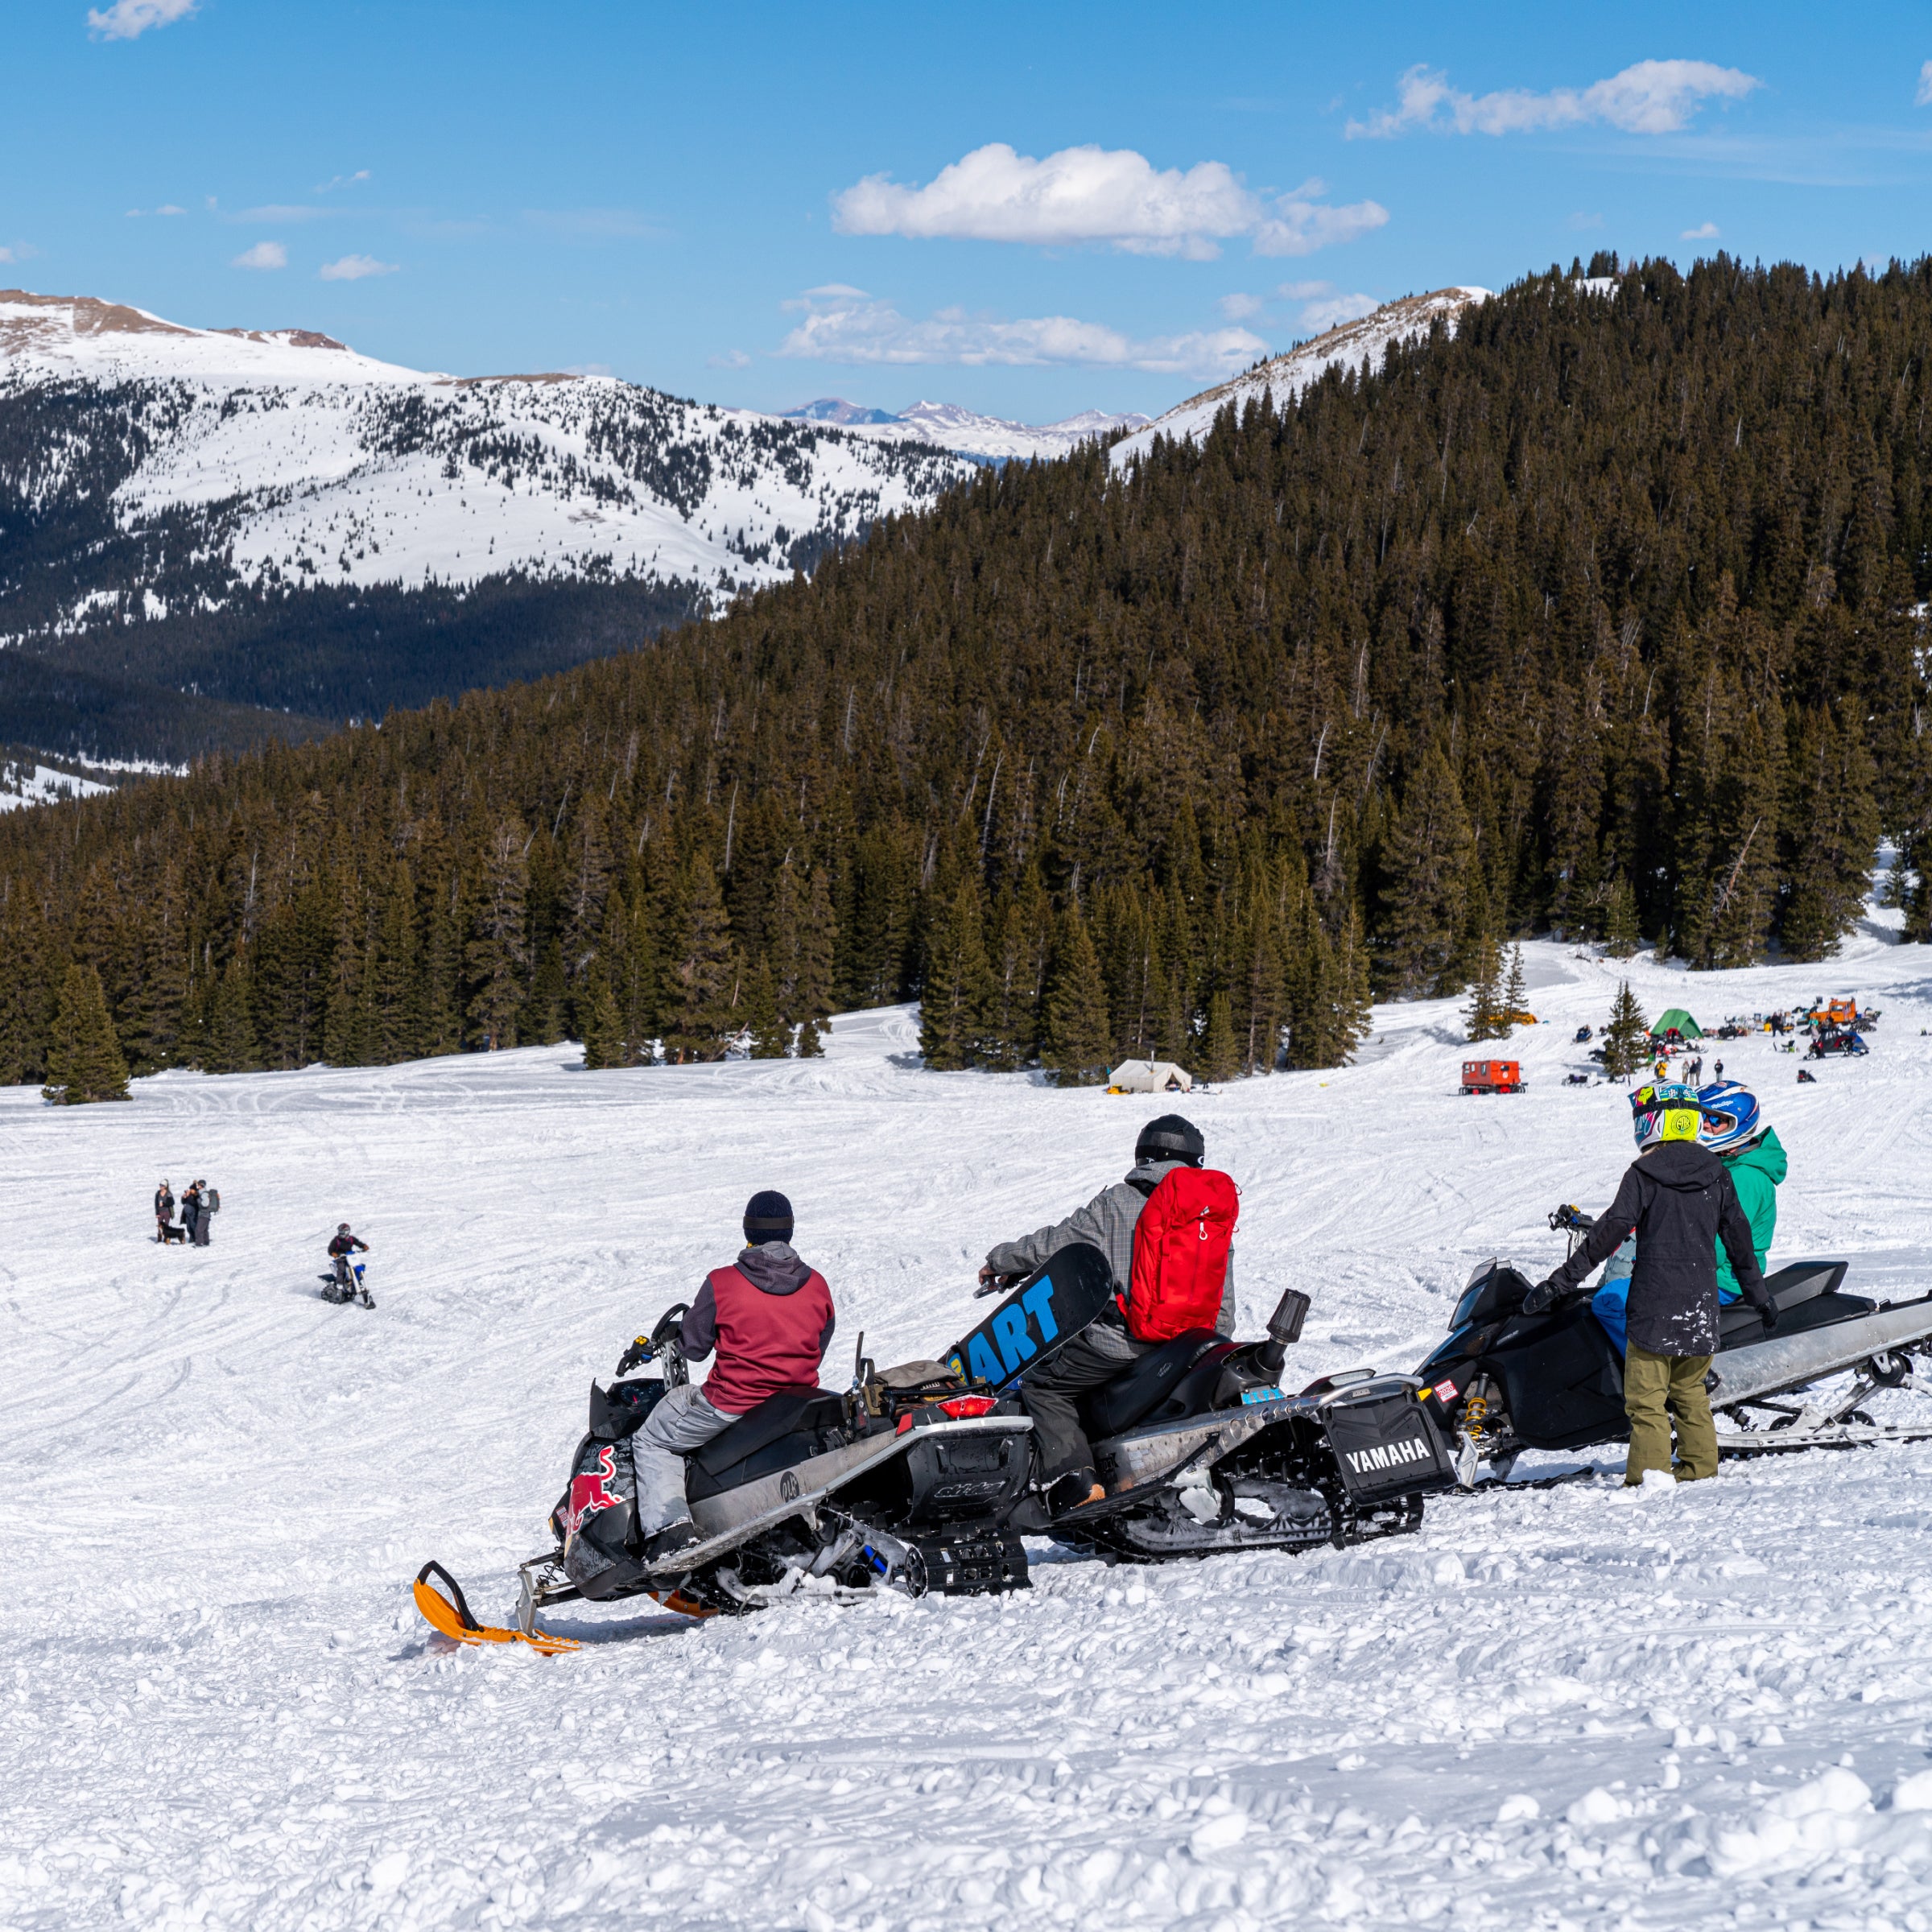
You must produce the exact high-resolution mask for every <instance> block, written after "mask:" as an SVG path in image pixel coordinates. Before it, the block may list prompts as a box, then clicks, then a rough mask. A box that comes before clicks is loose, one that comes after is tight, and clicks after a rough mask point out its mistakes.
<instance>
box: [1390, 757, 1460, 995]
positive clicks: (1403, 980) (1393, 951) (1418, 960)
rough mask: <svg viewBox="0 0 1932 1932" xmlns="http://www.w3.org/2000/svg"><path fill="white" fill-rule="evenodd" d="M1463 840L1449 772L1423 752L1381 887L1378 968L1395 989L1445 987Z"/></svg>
mask: <svg viewBox="0 0 1932 1932" xmlns="http://www.w3.org/2000/svg"><path fill="white" fill-rule="evenodd" d="M1471 843H1472V842H1471V838H1470V832H1469V821H1468V817H1467V816H1466V815H1465V814H1464V812H1463V800H1462V794H1461V791H1460V790H1459V788H1458V786H1457V785H1456V782H1455V772H1454V771H1452V770H1451V769H1450V765H1449V761H1448V760H1447V758H1445V757H1443V753H1441V752H1440V751H1439V750H1435V749H1432V750H1430V751H1428V752H1426V753H1424V755H1423V757H1422V760H1421V762H1420V763H1419V764H1418V766H1417V767H1416V770H1415V773H1414V776H1413V777H1412V778H1410V781H1409V786H1408V789H1407V790H1406V791H1405V792H1404V793H1403V795H1402V812H1401V815H1400V816H1399V817H1398V818H1397V821H1396V827H1395V831H1394V833H1393V836H1392V837H1391V839H1390V840H1389V852H1388V857H1387V861H1386V866H1385V883H1384V886H1383V889H1382V893H1381V904H1382V909H1383V910H1382V923H1381V958H1382V972H1383V976H1384V978H1385V980H1386V982H1387V985H1388V987H1389V990H1390V991H1391V992H1392V993H1395V994H1397V996H1404V997H1406V996H1413V995H1415V994H1418V993H1443V992H1447V991H1448V990H1449V985H1448V979H1449V975H1450V968H1451V964H1452V962H1453V960H1454V958H1455V951H1456V939H1457V935H1459V931H1461V927H1462V918H1463V900H1464V897H1465V895H1466V894H1467V893H1468V872H1469V863H1470V857H1471Z"/></svg>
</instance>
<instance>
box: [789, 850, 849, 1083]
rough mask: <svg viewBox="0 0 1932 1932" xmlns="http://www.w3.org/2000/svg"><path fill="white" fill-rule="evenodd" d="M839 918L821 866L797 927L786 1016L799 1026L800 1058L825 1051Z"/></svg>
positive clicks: (827, 877) (826, 876)
mask: <svg viewBox="0 0 1932 1932" xmlns="http://www.w3.org/2000/svg"><path fill="white" fill-rule="evenodd" d="M838 930H839V929H838V921H837V919H836V917H835V916H834V914H833V912H832V881H831V879H830V877H829V876H828V874H827V873H826V870H825V869H824V866H822V865H821V866H819V867H817V868H815V869H814V871H813V873H812V875H811V898H809V899H808V900H807V902H806V906H805V914H804V917H803V919H802V920H801V921H800V923H799V959H798V969H797V972H796V976H795V978H794V980H793V982H792V989H791V1005H790V1006H789V1007H788V1008H787V1009H786V1017H787V1018H791V1019H793V1020H795V1022H796V1023H797V1026H798V1029H799V1047H798V1053H799V1059H802V1060H803V1059H812V1058H814V1057H815V1056H816V1055H821V1054H823V1053H824V1051H825V1035H826V1034H828V1033H829V1032H830V1031H831V1030H832V960H833V957H834V952H835V948H836V946H837V943H838Z"/></svg>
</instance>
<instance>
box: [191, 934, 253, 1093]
mask: <svg viewBox="0 0 1932 1932" xmlns="http://www.w3.org/2000/svg"><path fill="white" fill-rule="evenodd" d="M252 996H253V989H252V988H251V987H250V984H249V976H248V961H247V959H246V956H245V955H243V954H242V953H239V952H237V953H236V954H234V955H233V956H232V957H231V958H230V959H229V962H228V964H227V966H226V967H225V968H224V969H223V971H222V974H221V978H220V980H217V982H216V985H215V992H214V999H213V1010H212V1011H211V1013H210V1015H209V1018H208V1049H207V1052H206V1054H205V1055H204V1059H203V1062H202V1064H203V1065H204V1067H206V1068H207V1070H208V1071H209V1072H210V1073H252V1072H254V1070H255V1069H256V1068H257V1067H259V1066H260V1065H261V1064H262V1060H261V1055H260V1053H259V1051H258V1048H257V1047H256V1044H255V1022H254V999H253V997H252Z"/></svg>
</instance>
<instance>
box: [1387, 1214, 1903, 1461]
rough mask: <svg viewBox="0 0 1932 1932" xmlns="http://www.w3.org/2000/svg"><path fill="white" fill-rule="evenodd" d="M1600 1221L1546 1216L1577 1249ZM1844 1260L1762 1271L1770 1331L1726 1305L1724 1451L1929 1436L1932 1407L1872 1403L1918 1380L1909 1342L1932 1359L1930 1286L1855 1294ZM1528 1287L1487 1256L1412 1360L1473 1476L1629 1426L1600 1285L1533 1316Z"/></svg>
mask: <svg viewBox="0 0 1932 1932" xmlns="http://www.w3.org/2000/svg"><path fill="white" fill-rule="evenodd" d="M1593 1224H1594V1220H1593V1217H1591V1216H1589V1215H1586V1214H1583V1213H1581V1212H1579V1211H1578V1210H1577V1209H1576V1208H1573V1207H1563V1208H1558V1209H1557V1210H1556V1212H1554V1213H1553V1214H1552V1215H1551V1216H1550V1227H1551V1228H1553V1229H1561V1230H1563V1231H1564V1232H1567V1233H1568V1235H1569V1236H1570V1239H1571V1252H1572V1253H1574V1252H1575V1244H1576V1242H1577V1241H1580V1240H1581V1239H1582V1237H1583V1235H1584V1234H1586V1233H1587V1232H1588V1231H1589V1229H1590V1228H1591V1226H1592V1225H1593ZM1848 1270H1849V1264H1848V1263H1847V1262H1844V1261H1795V1262H1793V1263H1791V1264H1790V1265H1789V1266H1786V1267H1783V1268H1780V1269H1777V1271H1776V1272H1775V1273H1773V1274H1769V1275H1767V1276H1766V1277H1765V1286H1766V1287H1767V1288H1769V1290H1770V1291H1771V1299H1772V1302H1773V1304H1774V1306H1775V1307H1776V1308H1777V1326H1776V1327H1774V1328H1773V1329H1771V1330H1769V1331H1767V1330H1766V1329H1765V1325H1764V1323H1763V1321H1762V1319H1761V1318H1760V1316H1759V1315H1758V1313H1757V1310H1756V1309H1754V1308H1752V1307H1750V1306H1749V1305H1748V1303H1745V1302H1729V1303H1727V1304H1726V1305H1725V1306H1724V1310H1723V1312H1722V1314H1721V1315H1720V1317H1719V1343H1718V1352H1717V1354H1716V1355H1715V1357H1714V1358H1713V1359H1712V1361H1711V1372H1710V1374H1709V1376H1708V1377H1707V1381H1706V1386H1707V1388H1708V1389H1709V1390H1710V1392H1711V1409H1712V1410H1713V1412H1714V1414H1715V1416H1716V1418H1717V1422H1718V1436H1717V1442H1718V1452H1719V1455H1726V1456H1740V1455H1769V1454H1772V1453H1774V1452H1781V1451H1790V1450H1794V1449H1808V1448H1813V1447H1855V1446H1856V1445H1858V1444H1860V1443H1876V1442H1901V1441H1913V1440H1917V1439H1921V1438H1925V1437H1932V1418H1929V1419H1928V1420H1927V1421H1926V1422H1923V1423H1901V1424H1892V1425H1885V1424H1880V1423H1879V1422H1875V1421H1874V1420H1873V1418H1872V1417H1871V1415H1869V1414H1868V1413H1867V1412H1866V1410H1865V1409H1864V1404H1865V1403H1866V1402H1868V1401H1869V1400H1870V1399H1871V1397H1872V1396H1873V1395H1874V1394H1875V1393H1876V1392H1877V1391H1878V1390H1880V1389H1898V1388H1909V1387H1912V1386H1914V1385H1915V1384H1914V1381H1913V1368H1912V1363H1911V1358H1912V1356H1913V1354H1915V1353H1916V1354H1918V1355H1920V1356H1924V1357H1926V1359H1927V1360H1932V1294H1926V1295H1921V1296H1919V1297H1918V1298H1915V1299H1913V1300H1910V1301H1904V1302H1880V1301H1874V1300H1872V1299H1870V1298H1867V1297H1865V1296H1864V1295H1858V1294H1847V1293H1846V1292H1845V1291H1844V1286H1843V1284H1844V1279H1845V1276H1846V1274H1847V1272H1848ZM1530 1286H1531V1283H1530V1280H1529V1278H1527V1277H1526V1276H1525V1275H1524V1274H1521V1272H1520V1271H1519V1270H1518V1269H1515V1268H1513V1267H1510V1266H1509V1265H1507V1264H1505V1263H1503V1262H1500V1261H1486V1262H1484V1264H1483V1265H1482V1266H1481V1267H1480V1268H1478V1269H1476V1272H1475V1273H1474V1274H1472V1275H1471V1276H1470V1278H1469V1282H1468V1286H1467V1287H1465V1288H1464V1289H1463V1293H1462V1295H1461V1297H1460V1298H1459V1300H1458V1301H1457V1302H1456V1305H1455V1312H1454V1313H1453V1314H1452V1315H1451V1317H1450V1319H1449V1333H1448V1335H1447V1337H1446V1338H1445V1339H1444V1340H1443V1342H1442V1344H1440V1345H1439V1347H1438V1348H1436V1349H1435V1352H1433V1353H1432V1354H1431V1355H1430V1356H1429V1358H1428V1360H1426V1361H1425V1362H1423V1363H1422V1365H1421V1367H1420V1368H1419V1369H1418V1370H1417V1371H1416V1374H1417V1377H1418V1384H1419V1385H1420V1386H1421V1387H1422V1391H1423V1397H1424V1406H1426V1408H1427V1409H1428V1410H1430V1413H1431V1414H1433V1415H1434V1416H1435V1418H1436V1420H1437V1421H1438V1422H1439V1423H1440V1425H1441V1426H1442V1427H1443V1430H1445V1431H1447V1433H1448V1435H1450V1436H1451V1439H1453V1440H1454V1441H1455V1444H1456V1453H1455V1467H1456V1474H1457V1477H1458V1480H1459V1484H1460V1486H1461V1487H1462V1488H1465V1489H1467V1488H1472V1487H1474V1486H1475V1483H1476V1471H1477V1468H1478V1467H1479V1466H1480V1464H1481V1463H1485V1462H1487V1463H1488V1465H1489V1468H1490V1470H1491V1472H1492V1476H1493V1477H1494V1479H1495V1480H1498V1481H1504V1482H1506V1481H1507V1480H1509V1472H1510V1471H1511V1469H1512V1468H1513V1467H1514V1465H1515V1463H1516V1461H1517V1457H1518V1456H1520V1455H1521V1454H1522V1452H1523V1451H1524V1450H1525V1449H1546V1450H1559V1451H1560V1450H1575V1449H1588V1448H1592V1447H1596V1445H1597V1444H1599V1443H1613V1442H1620V1441H1623V1440H1624V1439H1627V1438H1628V1436H1629V1432H1630V1431H1629V1422H1628V1421H1627V1419H1626V1418H1625V1416H1624V1364H1623V1357H1622V1356H1620V1354H1619V1353H1618V1352H1617V1349H1616V1344H1614V1343H1612V1340H1610V1337H1609V1335H1608V1334H1607V1333H1606V1332H1605V1331H1604V1327H1603V1324H1602V1323H1600V1322H1599V1321H1598V1320H1597V1319H1596V1315H1593V1314H1592V1313H1591V1308H1590V1298H1591V1294H1593V1293H1594V1292H1595V1289H1594V1286H1592V1287H1591V1288H1585V1289H1579V1290H1577V1292H1576V1293H1575V1294H1573V1295H1571V1296H1570V1297H1568V1298H1566V1299H1564V1300H1562V1301H1559V1302H1557V1303H1556V1304H1555V1305H1554V1307H1550V1309H1548V1310H1546V1311H1545V1312H1544V1313H1542V1314H1541V1315H1525V1314H1524V1313H1523V1311H1522V1308H1523V1298H1524V1296H1525V1295H1526V1294H1528V1293H1529V1291H1530ZM1846 1370H1852V1371H1854V1372H1855V1374H1854V1379H1853V1381H1852V1383H1851V1385H1850V1386H1849V1387H1848V1388H1845V1389H1835V1390H1833V1391H1831V1393H1828V1394H1827V1393H1811V1394H1809V1395H1807V1394H1806V1393H1804V1392H1805V1391H1806V1390H1808V1389H1810V1387H1811V1385H1813V1384H1814V1383H1816V1382H1819V1381H1824V1380H1825V1379H1827V1377H1832V1376H1835V1375H1839V1374H1841V1373H1843V1372H1845V1371H1846Z"/></svg>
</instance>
